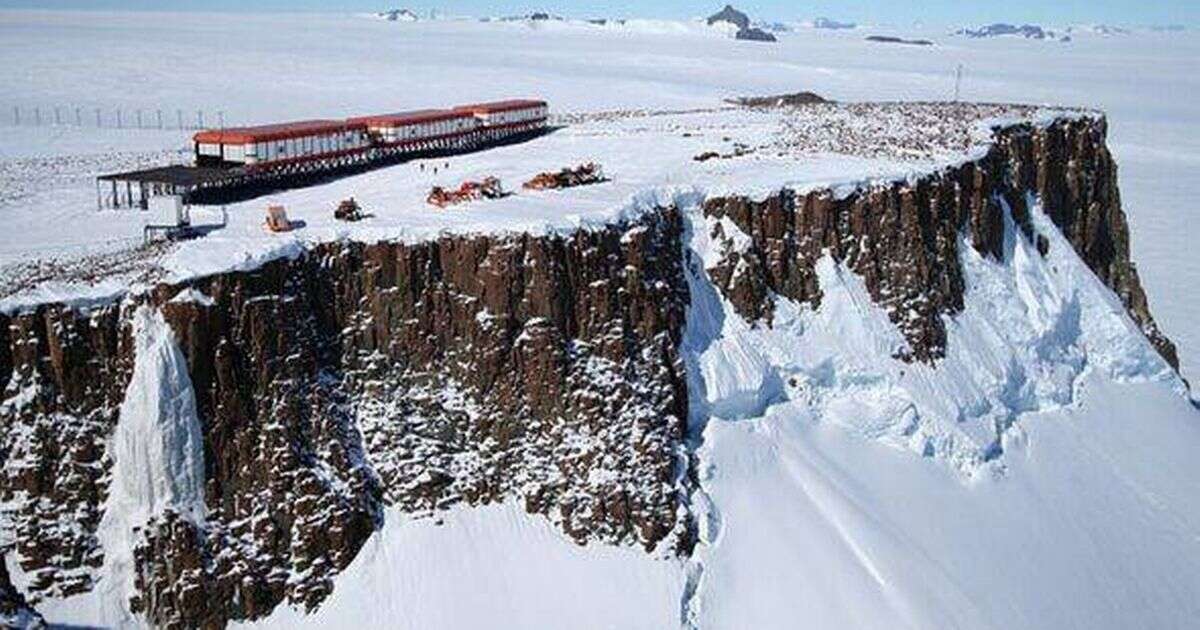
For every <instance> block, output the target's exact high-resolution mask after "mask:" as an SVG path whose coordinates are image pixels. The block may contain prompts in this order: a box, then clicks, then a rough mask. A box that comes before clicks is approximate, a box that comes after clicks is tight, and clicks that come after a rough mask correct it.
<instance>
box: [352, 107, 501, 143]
mask: <svg viewBox="0 0 1200 630" xmlns="http://www.w3.org/2000/svg"><path fill="white" fill-rule="evenodd" d="M347 122H351V123H356V124H362V125H365V126H366V128H367V131H368V132H369V133H370V134H371V137H372V139H373V140H375V141H377V142H380V143H382V144H385V145H396V144H408V143H412V142H422V141H431V140H436V139H440V138H448V137H453V136H462V135H465V134H469V133H471V132H473V131H475V130H476V129H478V128H479V121H478V119H476V118H475V116H474V114H472V113H471V112H468V111H460V110H453V109H421V110H415V111H409V112H397V113H394V114H377V115H374V116H359V117H357V118H351V119H350V120H349V121H347Z"/></svg>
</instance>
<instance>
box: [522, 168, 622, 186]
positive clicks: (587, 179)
mask: <svg viewBox="0 0 1200 630" xmlns="http://www.w3.org/2000/svg"><path fill="white" fill-rule="evenodd" d="M605 181H608V179H607V178H606V177H604V169H603V168H601V166H600V165H599V164H596V163H595V162H588V163H587V164H580V165H579V166H576V167H575V168H564V169H562V170H560V171H558V172H557V173H555V172H550V171H547V172H544V173H538V174H537V175H535V176H534V177H533V179H531V180H529V181H527V182H525V184H524V188H526V189H529V190H547V189H553V188H572V187H575V186H587V185H588V184H599V183H600V182H605Z"/></svg>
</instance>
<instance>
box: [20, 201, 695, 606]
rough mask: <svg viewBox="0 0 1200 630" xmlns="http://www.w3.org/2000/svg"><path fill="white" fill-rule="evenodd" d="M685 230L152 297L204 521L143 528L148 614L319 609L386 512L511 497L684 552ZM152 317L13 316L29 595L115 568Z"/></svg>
mask: <svg viewBox="0 0 1200 630" xmlns="http://www.w3.org/2000/svg"><path fill="white" fill-rule="evenodd" d="M681 234H682V220H681V218H680V216H679V214H678V213H677V212H676V211H674V210H665V211H663V212H662V213H659V214H655V215H651V216H648V217H646V218H645V219H644V220H642V221H641V222H639V223H637V224H633V225H615V226H612V227H609V228H607V229H603V230H598V231H580V232H577V233H575V234H573V235H571V236H569V237H558V236H545V237H532V236H527V235H524V236H498V237H488V236H476V237H446V238H443V239H440V240H437V241H432V242H428V243H421V244H417V245H402V244H394V243H380V244H375V245H363V244H359V243H337V244H329V245H325V246H321V247H318V248H316V249H314V250H313V251H310V252H308V253H307V254H306V255H304V256H302V257H300V258H297V259H295V260H279V261H276V262H273V263H269V264H267V265H265V266H263V267H262V268H260V269H257V270H255V271H253V272H247V273H230V274H225V275H219V276H215V277H211V278H207V279H204V280H200V281H198V282H195V283H193V284H192V285H191V286H189V287H187V288H186V289H185V287H178V286H173V287H169V286H164V287H160V288H159V289H158V290H156V291H155V292H154V293H153V295H149V296H145V297H143V298H139V300H137V302H144V303H151V304H154V305H156V306H157V307H159V308H161V310H162V312H163V314H164V318H165V319H166V321H167V322H168V323H169V325H170V326H171V328H172V330H173V331H174V333H175V336H176V338H177V340H178V343H179V345H180V347H181V350H182V351H183V353H184V355H185V356H186V359H187V363H188V372H189V375H190V378H191V381H192V387H193V390H194V392H195V398H196V403H197V408H198V411H199V416H200V423H201V427H202V432H203V436H204V456H205V480H206V488H205V501H206V504H207V508H208V516H207V519H206V521H205V522H204V523H203V524H202V525H196V524H194V523H192V522H191V521H189V520H187V519H185V518H181V517H180V516H179V515H176V514H173V513H170V512H168V513H166V514H163V515H161V516H160V517H157V518H155V519H154V520H153V521H152V522H150V523H148V524H147V525H146V527H144V528H143V532H142V534H141V535H140V537H139V541H140V544H139V546H138V548H137V549H136V551H135V555H136V559H137V562H136V564H137V575H136V582H137V586H138V591H139V592H138V595H137V596H136V597H134V599H133V601H132V607H133V609H134V610H135V611H139V612H144V613H145V614H146V615H147V616H148V618H149V619H150V620H151V621H153V622H155V623H156V624H159V625H164V626H178V627H183V626H193V625H206V626H214V627H217V626H221V625H223V623H224V622H225V620H226V619H230V618H254V617H257V616H261V615H263V614H265V613H267V612H269V611H270V610H271V609H273V608H274V606H276V605H278V604H279V603H280V602H282V601H284V600H287V601H290V602H293V603H296V604H299V605H302V606H308V607H313V606H316V605H317V604H318V603H319V602H320V601H321V600H322V599H323V598H324V597H325V595H326V594H328V592H329V591H330V589H331V588H332V586H333V582H332V579H333V576H334V575H335V574H336V572H337V571H338V570H340V569H342V568H344V567H345V566H346V565H347V564H348V563H349V562H350V560H351V559H353V557H354V556H355V554H356V553H357V551H358V549H359V548H360V547H361V545H362V544H363V542H364V541H365V540H366V539H367V537H368V536H370V534H371V533H372V532H373V531H374V529H375V527H376V525H377V524H378V523H379V519H380V518H381V510H382V509H383V507H384V506H395V507H398V508H401V509H403V510H405V511H406V512H410V513H415V514H423V513H430V512H432V511H435V510H438V509H441V508H445V507H447V506H449V505H452V504H454V503H457V502H465V503H468V504H472V505H476V504H482V503H488V502H492V501H497V500H500V499H502V498H505V497H518V498H520V499H522V500H523V501H524V503H525V506H526V509H527V510H528V511H530V512H533V513H539V514H543V515H545V516H546V517H547V518H549V519H551V520H552V521H553V522H555V523H556V524H557V525H558V526H559V527H561V528H562V530H563V531H564V532H565V533H566V534H567V535H569V536H571V537H572V538H574V539H576V540H577V541H579V542H580V543H584V542H588V541H601V542H606V543H614V544H635V545H638V546H640V547H643V548H645V549H647V550H652V549H656V548H659V547H662V548H663V549H664V550H674V551H667V552H668V553H676V552H679V553H686V552H687V549H688V545H689V544H690V533H689V522H688V520H687V514H686V511H685V510H684V509H683V508H682V507H681V505H682V502H681V500H680V497H681V495H682V494H686V488H684V487H683V484H684V483H685V477H684V470H683V463H682V462H684V461H686V456H685V454H684V453H683V447H682V436H683V431H684V419H685V417H686V390H685V384H684V381H683V376H682V374H683V369H682V367H681V365H679V358H678V355H677V352H676V348H677V347H678V344H679V340H680V338H679V335H680V334H681V331H682V329H683V321H684V316H685V309H686V303H687V295H686V283H685V282H684V280H683V276H682V274H683V271H682V266H681V263H680V260H681V251H682V243H681V240H680V239H681ZM182 290H186V291H187V292H188V294H191V295H198V296H200V298H201V299H193V300H178V299H173V298H175V297H176V296H178V295H179V293H180V292H181V291H182ZM197 292H198V293H197ZM201 294H202V295H201ZM138 306H139V305H138V304H136V303H135V302H134V301H129V302H126V303H125V304H124V305H120V306H118V305H113V306H109V307H106V308H101V309H98V310H93V311H90V312H79V311H75V310H72V309H69V308H65V307H61V306H45V307H41V308H38V309H37V310H35V311H33V312H30V313H26V314H22V315H18V316H15V317H11V318H9V317H5V318H3V321H0V329H3V330H5V332H6V334H7V335H9V338H8V340H7V343H5V344H4V346H3V347H4V351H5V352H6V354H5V355H4V357H5V365H6V366H12V367H6V370H5V373H4V374H3V378H4V381H5V383H6V384H7V389H6V390H5V391H6V392H8V393H7V394H6V398H8V397H10V396H13V395H14V394H17V396H16V398H14V399H13V400H10V402H9V403H8V404H7V406H6V407H5V408H4V410H3V414H2V415H0V424H2V425H3V429H4V435H5V438H4V444H3V450H0V454H2V456H3V458H4V460H5V466H4V475H3V477H2V478H0V492H2V493H3V495H2V497H3V499H4V500H5V501H6V502H8V504H9V505H12V506H14V509H13V510H12V512H11V515H10V516H11V518H12V519H13V522H14V523H15V525H16V532H15V538H16V539H17V540H18V541H19V542H18V544H17V551H18V553H19V557H20V561H21V565H22V567H23V569H24V570H25V571H27V572H29V573H31V574H33V575H35V576H37V579H36V580H35V582H34V584H33V585H32V588H31V591H32V595H33V596H34V597H35V598H39V597H56V596H63V595H69V594H72V593H76V592H80V591H85V590H88V589H90V588H91V587H92V586H93V584H92V579H93V578H94V577H95V574H96V569H98V568H99V567H100V566H101V565H102V562H103V558H102V548H101V543H100V541H99V540H98V538H97V526H98V523H99V520H100V516H101V511H102V509H103V501H104V498H105V496H106V490H107V487H106V484H107V481H108V479H109V476H110V472H111V468H112V462H111V458H110V457H109V454H108V453H106V452H105V438H106V437H107V436H108V435H110V434H111V432H112V429H113V427H114V426H115V424H116V422H117V420H118V418H117V415H118V411H119V408H120V405H121V401H122V397H123V390H124V388H125V386H126V384H127V383H128V382H129V379H130V373H131V371H132V365H133V361H134V357H133V356H132V351H131V345H130V342H129V341H130V340H129V335H130V334H131V333H130V324H129V319H130V314H131V312H132V310H133V309H135V308H137V307H138ZM20 392H25V393H23V394H21V393H20ZM18 398H19V399H20V400H17V399H18ZM26 399H28V400H26Z"/></svg>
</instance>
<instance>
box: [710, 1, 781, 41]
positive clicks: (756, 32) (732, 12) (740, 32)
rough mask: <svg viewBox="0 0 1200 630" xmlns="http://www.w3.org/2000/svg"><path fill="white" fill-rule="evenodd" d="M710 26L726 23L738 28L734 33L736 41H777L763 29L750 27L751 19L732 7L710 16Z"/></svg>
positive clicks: (726, 6) (729, 6)
mask: <svg viewBox="0 0 1200 630" xmlns="http://www.w3.org/2000/svg"><path fill="white" fill-rule="evenodd" d="M707 22H708V25H709V26H712V25H713V24H717V23H719V22H726V23H729V24H732V25H734V26H735V27H737V31H736V32H735V33H734V35H733V36H734V39H741V40H746V41H754V42H773V41H776V39H775V36H774V35H772V34H771V33H768V32H767V31H764V30H763V29H761V28H756V27H753V26H751V25H750V18H749V16H747V15H746V14H745V13H742V12H741V11H738V10H737V9H735V8H733V6H732V5H728V4H727V5H725V8H724V9H721V10H720V11H718V12H716V13H714V14H712V15H710V16H709V17H708V20H707Z"/></svg>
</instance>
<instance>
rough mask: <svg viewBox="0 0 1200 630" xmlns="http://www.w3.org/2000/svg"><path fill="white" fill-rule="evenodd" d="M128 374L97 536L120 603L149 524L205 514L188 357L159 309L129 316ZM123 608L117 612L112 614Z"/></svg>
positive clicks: (106, 577) (107, 578) (105, 576)
mask: <svg viewBox="0 0 1200 630" xmlns="http://www.w3.org/2000/svg"><path fill="white" fill-rule="evenodd" d="M133 334H134V344H135V350H134V352H135V359H134V367H133V376H132V378H131V379H130V382H129V387H128V389H127V390H126V393H125V400H124V402H122V404H121V412H120V419H119V420H118V422H117V426H116V429H115V431H114V432H113V436H112V440H111V443H110V445H109V449H108V452H109V453H110V455H111V457H112V459H113V461H114V462H115V463H114V466H113V476H112V482H111V485H110V486H109V496H108V502H107V504H106V509H105V513H104V518H103V519H102V521H101V523H100V539H101V541H102V544H103V547H104V556H105V561H104V568H103V569H102V575H101V584H102V589H103V590H104V591H108V592H113V591H114V590H115V591H118V592H119V593H120V596H119V597H117V598H108V601H113V602H116V601H119V602H121V603H122V605H124V604H125V603H127V602H129V600H130V598H131V597H132V596H133V594H134V592H135V587H134V572H135V563H134V549H135V548H136V547H137V545H138V544H139V542H140V541H139V538H140V537H141V534H140V533H138V530H143V529H145V526H146V525H147V523H149V522H150V521H151V520H152V519H154V518H156V517H158V516H161V515H163V514H164V513H166V512H173V513H175V514H178V515H180V516H182V517H184V518H186V519H189V520H191V521H193V522H197V521H201V520H203V518H204V514H205V508H204V450H203V448H204V446H203V436H202V435H201V431H200V420H199V416H198V415H197V414H196V400H195V395H194V393H193V391H192V383H191V379H190V378H189V376H188V372H187V362H186V359H185V358H184V356H183V353H182V352H181V351H180V349H179V347H178V345H177V344H176V342H175V338H174V335H173V333H172V332H171V329H170V327H169V326H168V325H167V323H166V321H165V320H164V319H163V316H162V314H161V313H160V312H159V311H158V310H157V309H155V308H152V307H149V306H143V307H141V308H139V309H138V310H137V312H136V313H135V314H134V322H133ZM122 614H124V611H120V612H118V613H117V616H120V615H122Z"/></svg>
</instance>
